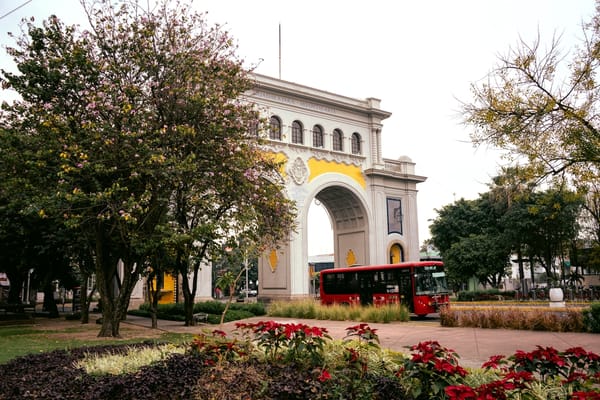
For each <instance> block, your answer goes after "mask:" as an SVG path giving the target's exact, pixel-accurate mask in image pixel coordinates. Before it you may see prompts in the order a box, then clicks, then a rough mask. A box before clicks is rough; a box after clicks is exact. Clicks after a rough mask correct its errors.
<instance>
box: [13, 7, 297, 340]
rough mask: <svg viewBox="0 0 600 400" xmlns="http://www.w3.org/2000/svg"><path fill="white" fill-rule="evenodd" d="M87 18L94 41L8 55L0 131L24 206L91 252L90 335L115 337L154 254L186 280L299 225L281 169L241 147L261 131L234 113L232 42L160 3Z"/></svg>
mask: <svg viewBox="0 0 600 400" xmlns="http://www.w3.org/2000/svg"><path fill="white" fill-rule="evenodd" d="M82 4H83V6H84V8H85V10H86V13H87V15H88V18H89V23H90V27H91V28H90V29H89V30H83V31H82V30H80V28H78V27H67V26H65V25H64V24H63V23H62V22H61V21H60V20H59V19H58V18H57V17H55V16H52V17H50V18H49V19H48V20H47V21H45V22H44V23H43V26H42V27H37V26H35V25H34V24H33V23H32V22H28V23H27V24H26V30H27V31H26V34H25V35H24V36H22V37H21V38H19V39H18V40H17V46H16V47H15V48H11V49H9V52H10V54H11V55H12V56H13V58H14V60H15V62H16V63H17V67H18V69H19V73H16V74H13V73H10V72H6V71H3V84H5V85H8V86H10V87H12V88H13V89H15V90H16V91H17V92H18V93H19V94H20V95H21V98H22V99H21V100H19V101H16V102H14V103H13V104H11V105H4V107H3V113H2V119H1V121H2V127H3V128H4V129H5V130H6V131H8V132H10V133H11V134H12V135H14V136H17V137H20V138H25V139H23V141H24V142H25V147H26V148H27V149H28V151H29V153H28V154H30V157H28V158H27V159H25V160H23V163H24V164H26V165H31V166H35V167H36V168H37V169H36V171H38V173H37V174H35V179H36V185H39V186H38V187H44V192H43V195H41V196H39V197H38V198H35V199H33V198H32V199H30V200H32V203H34V204H36V205H37V208H38V209H39V210H40V211H39V212H43V213H44V214H45V215H51V216H52V217H54V218H57V217H60V218H61V219H62V221H63V222H64V223H65V225H66V226H69V227H71V228H72V229H75V230H76V231H78V232H80V234H81V235H82V236H83V237H85V238H87V239H88V240H89V241H90V242H91V243H93V244H94V248H93V254H94V260H95V273H96V277H97V282H98V283H97V284H98V291H99V294H100V298H101V301H102V311H103V324H102V328H101V330H100V333H99V335H100V336H118V335H119V323H120V321H121V320H122V319H123V317H124V315H125V312H126V310H127V306H128V303H129V298H130V295H131V292H132V290H133V287H134V285H135V284H136V283H137V281H138V279H139V276H140V274H141V273H142V272H143V270H144V268H146V266H147V261H148V259H149V258H150V256H151V255H152V254H156V253H155V252H156V249H157V248H160V247H161V246H164V247H165V248H167V249H168V248H170V249H174V252H175V253H176V254H177V257H176V259H177V264H178V269H179V271H180V273H181V274H182V275H184V276H185V278H187V276H188V273H189V272H190V266H192V270H194V271H196V272H197V269H196V268H199V265H200V262H201V260H202V259H203V258H204V257H206V256H207V254H208V252H209V250H210V249H216V248H217V246H216V245H215V244H216V243H218V242H219V241H220V240H222V239H223V238H225V237H227V236H228V234H229V232H230V231H231V228H232V227H234V228H235V227H236V226H237V225H240V224H241V225H243V226H244V227H248V229H244V231H245V232H248V233H247V234H248V235H250V236H252V235H253V236H254V237H256V238H260V241H259V242H260V243H262V244H266V243H267V242H268V241H270V242H276V241H278V240H282V239H284V238H285V235H283V232H288V231H289V230H290V228H291V227H292V224H293V220H294V216H293V207H292V203H291V202H290V201H288V200H287V199H285V197H284V196H283V195H282V193H281V189H282V186H281V182H280V180H279V165H278V164H277V163H276V162H274V161H273V160H272V159H271V158H269V157H267V156H265V154H264V153H263V152H262V150H261V147H260V141H259V140H258V138H257V137H256V136H255V135H250V134H249V133H248V129H247V128H248V127H250V126H256V125H258V124H259V123H260V121H259V118H258V112H257V111H256V110H255V109H254V106H253V105H252V104H249V103H247V102H244V101H243V99H242V95H243V93H244V92H245V91H246V90H248V89H249V88H250V87H251V84H252V82H251V79H250V77H249V76H248V72H247V71H246V70H245V69H244V68H243V66H242V61H241V60H239V59H237V57H236V55H235V46H233V44H232V39H231V38H230V37H229V35H228V34H227V32H225V31H223V30H222V29H221V28H219V27H218V26H216V27H209V26H208V25H207V23H206V21H205V20H204V16H203V15H202V14H198V13H195V12H193V11H191V10H190V9H189V7H188V6H187V5H185V4H179V3H171V2H169V1H168V0H164V1H161V2H159V4H158V5H157V6H156V8H155V9H153V10H145V9H142V8H141V7H140V6H139V5H138V4H137V3H130V2H126V3H122V5H121V6H120V7H113V6H112V5H111V3H109V2H101V3H99V2H92V1H90V2H88V1H85V0H84V1H82ZM32 171H33V168H32ZM118 262H120V263H121V265H122V267H121V268H120V269H119V268H118V267H117V266H118ZM183 281H184V292H185V291H186V290H185V284H186V283H187V282H188V280H187V279H183ZM193 282H194V283H193V284H195V280H193ZM189 293H193V290H189ZM192 299H193V297H192ZM186 303H187V297H186Z"/></svg>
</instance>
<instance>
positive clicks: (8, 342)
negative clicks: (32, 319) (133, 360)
mask: <svg viewBox="0 0 600 400" xmlns="http://www.w3.org/2000/svg"><path fill="white" fill-rule="evenodd" d="M86 332H91V333H90V335H88V336H89V337H81V334H82V333H83V334H85V333H86ZM97 333H98V328H97V327H96V326H95V325H92V326H89V325H88V326H86V325H80V326H76V327H69V328H65V329H39V328H36V327H32V326H26V325H16V326H0V349H2V351H0V364H4V363H6V362H7V361H10V360H12V359H13V358H15V357H19V356H24V355H27V354H35V353H43V352H46V351H52V350H69V349H73V348H77V347H89V346H99V345H106V344H116V343H118V344H131V343H139V342H143V341H148V340H152V341H156V342H169V343H183V342H188V341H190V340H191V339H192V337H193V335H191V334H180V333H170V332H169V333H163V334H162V335H160V336H159V337H155V338H151V339H149V338H148V337H133V338H128V339H114V338H106V339H103V338H96V337H95V335H97ZM69 334H71V335H72V337H69V336H70V335H69ZM84 336H85V335H84Z"/></svg>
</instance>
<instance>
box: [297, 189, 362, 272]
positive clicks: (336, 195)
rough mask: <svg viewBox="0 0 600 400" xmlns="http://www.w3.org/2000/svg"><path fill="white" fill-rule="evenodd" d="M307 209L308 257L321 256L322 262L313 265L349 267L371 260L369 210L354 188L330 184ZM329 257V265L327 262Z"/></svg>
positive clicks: (318, 267)
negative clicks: (367, 210)
mask: <svg viewBox="0 0 600 400" xmlns="http://www.w3.org/2000/svg"><path fill="white" fill-rule="evenodd" d="M308 212H309V221H308V224H309V227H308V237H307V245H308V247H309V250H308V254H309V258H311V257H312V256H322V257H318V258H317V259H318V260H319V261H320V262H321V263H322V264H321V265H317V266H314V267H316V270H317V271H318V270H319V269H323V267H324V266H328V267H330V268H331V267H347V266H351V265H357V264H363V265H364V264H367V263H368V262H369V259H370V257H369V235H368V226H369V225H368V218H367V212H366V209H365V205H364V204H363V202H362V201H361V199H360V198H359V197H358V196H357V195H356V194H355V193H354V192H353V191H352V190H350V189H348V188H346V187H343V186H340V185H334V186H328V187H326V188H324V189H322V190H320V191H319V192H318V193H317V194H316V195H315V196H314V199H313V202H312V203H311V205H310V207H309V211H308ZM315 241H318V243H315ZM312 258H313V259H314V258H315V257H312ZM327 261H329V262H330V264H329V265H326V264H325V263H326V262H327ZM331 263H333V265H331Z"/></svg>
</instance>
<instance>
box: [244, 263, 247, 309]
mask: <svg viewBox="0 0 600 400" xmlns="http://www.w3.org/2000/svg"><path fill="white" fill-rule="evenodd" d="M244 268H246V303H247V302H248V256H246V257H244Z"/></svg>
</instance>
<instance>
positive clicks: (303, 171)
mask: <svg viewBox="0 0 600 400" xmlns="http://www.w3.org/2000/svg"><path fill="white" fill-rule="evenodd" d="M288 173H289V175H290V176H291V177H292V179H293V180H294V182H296V185H302V184H303V183H304V182H305V181H306V178H307V177H308V167H307V166H306V164H305V163H304V161H302V159H301V158H300V157H296V159H295V160H294V162H293V163H292V165H291V166H290V168H289V170H288Z"/></svg>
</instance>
